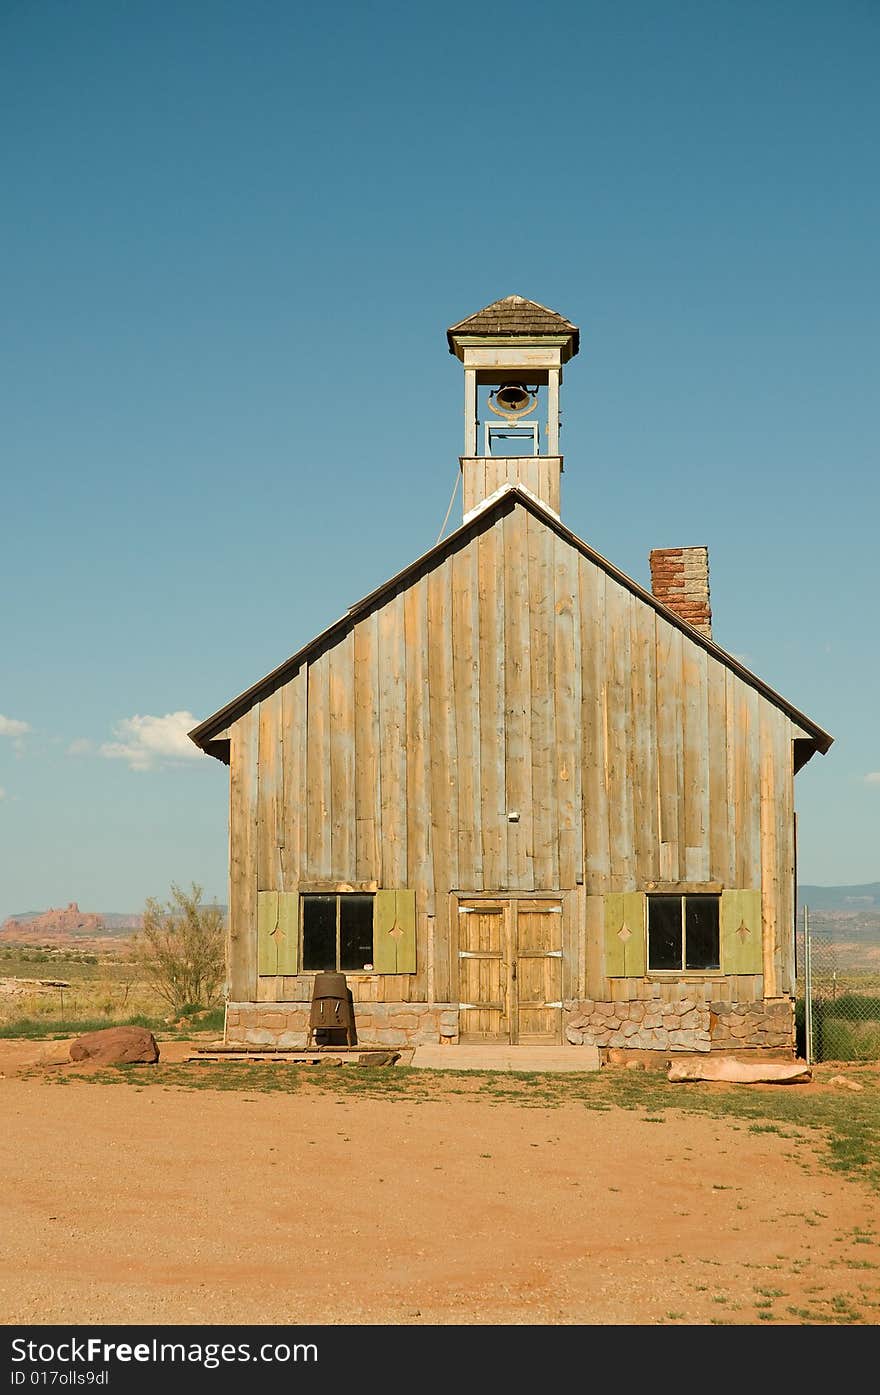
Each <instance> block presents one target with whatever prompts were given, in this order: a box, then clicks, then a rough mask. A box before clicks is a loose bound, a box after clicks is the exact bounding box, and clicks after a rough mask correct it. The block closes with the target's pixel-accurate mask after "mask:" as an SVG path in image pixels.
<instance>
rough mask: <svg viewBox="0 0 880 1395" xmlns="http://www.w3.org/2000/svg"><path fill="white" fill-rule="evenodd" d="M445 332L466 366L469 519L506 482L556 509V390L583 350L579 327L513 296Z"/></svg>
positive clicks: (464, 481)
mask: <svg viewBox="0 0 880 1395" xmlns="http://www.w3.org/2000/svg"><path fill="white" fill-rule="evenodd" d="M446 338H447V340H448V342H449V352H450V353H451V354H455V355H456V357H457V358H458V359H460V360H461V362H462V364H463V366H464V455H462V456H461V473H462V493H463V498H464V516H465V519H467V518H468V517H469V516H470V514H471V513H473V511H474V510H475V509H477V508H479V506H480V504H482V503H483V502H484V500H485V499H488V498H489V497H490V496H491V495H492V494H494V493H495V492H496V491H497V490H498V489H500V488H501V487H502V486H503V485H505V484H520V485H523V486H524V487H525V488H526V489H528V490H529V491H530V492H531V493H532V494H534V495H536V496H537V497H538V498H539V499H540V500H541V501H542V502H543V503H544V504H545V505H546V506H547V507H549V508H550V509H552V510H553V512H554V513H556V514H557V515H558V513H559V494H560V476H561V474H562V456H561V455H560V454H559V426H560V423H559V389H560V386H561V383H562V368H563V365H564V364H566V363H568V361H569V359H570V358H573V357H574V355H575V354H576V353H577V351H578V348H579V342H580V331H579V330H578V328H577V326H576V325H573V324H572V323H571V322H570V321H569V320H566V319H564V318H563V316H562V315H559V314H557V312H556V311H555V310H548V309H547V307H546V306H545V305H538V304H537V302H536V301H534V300H524V299H523V297H522V296H518V295H509V296H505V298H504V299H503V300H496V301H494V302H493V304H492V305H487V306H486V307H485V309H483V310H478V311H477V313H476V314H475V315H470V316H468V318H467V319H466V320H462V321H461V322H460V323H459V324H457V325H453V326H452V328H451V329H449V330H447V332H446ZM481 427H482V430H481Z"/></svg>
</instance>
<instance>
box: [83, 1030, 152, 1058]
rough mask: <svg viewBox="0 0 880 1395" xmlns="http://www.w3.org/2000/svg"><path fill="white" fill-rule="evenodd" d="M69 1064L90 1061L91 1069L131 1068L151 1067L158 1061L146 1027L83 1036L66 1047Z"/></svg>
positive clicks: (150, 1035)
mask: <svg viewBox="0 0 880 1395" xmlns="http://www.w3.org/2000/svg"><path fill="white" fill-rule="evenodd" d="M70 1059H71V1061H93V1062H94V1063H95V1065H101V1066H104V1065H107V1066H109V1065H120V1064H125V1065H133V1064H135V1063H139V1062H143V1063H145V1064H147V1065H153V1064H154V1063H155V1062H156V1061H158V1059H159V1047H158V1045H157V1043H156V1038H155V1037H154V1036H153V1033H152V1032H148V1031H147V1029H146V1027H105V1028H104V1029H103V1031H100V1032H87V1033H86V1034H85V1036H82V1037H77V1039H76V1041H74V1042H71V1044H70Z"/></svg>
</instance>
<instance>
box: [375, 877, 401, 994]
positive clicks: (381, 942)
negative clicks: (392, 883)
mask: <svg viewBox="0 0 880 1395" xmlns="http://www.w3.org/2000/svg"><path fill="white" fill-rule="evenodd" d="M396 917H397V892H395V891H377V892H376V900H375V904H374V906H373V968H374V970H375V971H376V973H377V974H393V973H396V972H397V939H396V937H395V936H394V935H392V934H391V931H392V930H393V929H394V922H395V919H396Z"/></svg>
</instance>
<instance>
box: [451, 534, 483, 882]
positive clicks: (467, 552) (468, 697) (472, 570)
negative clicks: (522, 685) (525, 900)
mask: <svg viewBox="0 0 880 1395" xmlns="http://www.w3.org/2000/svg"><path fill="white" fill-rule="evenodd" d="M479 604H480V602H479V581H478V574H477V545H476V542H475V541H471V542H470V543H468V544H467V545H466V546H465V547H463V548H461V549H460V550H459V551H458V552H456V553H455V554H454V556H453V557H452V668H453V690H454V693H455V737H456V746H457V751H458V873H459V877H460V879H461V883H462V885H463V886H465V887H470V888H472V889H473V890H475V891H476V890H480V889H481V888H482V886H483V847H482V836H481V808H480V699H479V693H480V675H479V665H480V635H479V630H480V617H479Z"/></svg>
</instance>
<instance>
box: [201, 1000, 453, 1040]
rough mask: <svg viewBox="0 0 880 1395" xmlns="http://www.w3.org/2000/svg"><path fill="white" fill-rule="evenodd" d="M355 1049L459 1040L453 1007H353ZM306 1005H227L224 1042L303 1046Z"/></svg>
mask: <svg viewBox="0 0 880 1395" xmlns="http://www.w3.org/2000/svg"><path fill="white" fill-rule="evenodd" d="M354 1009H355V1027H356V1030H357V1039H358V1045H360V1046H420V1045H422V1044H429V1043H432V1042H433V1043H435V1044H436V1043H437V1042H440V1041H449V1042H456V1041H458V1004H457V1003H433V1004H430V1005H429V1004H427V1003H355V1005H354ZM310 1010H311V1003H230V1004H229V1007H228V1010H227V1013H226V1040H227V1042H228V1043H229V1044H230V1045H233V1046H234V1045H238V1044H239V1043H240V1044H242V1045H247V1046H280V1047H287V1048H289V1049H291V1050H295V1049H299V1048H300V1047H303V1046H305V1045H306V1044H307V1039H308V1030H309V1012H310Z"/></svg>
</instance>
